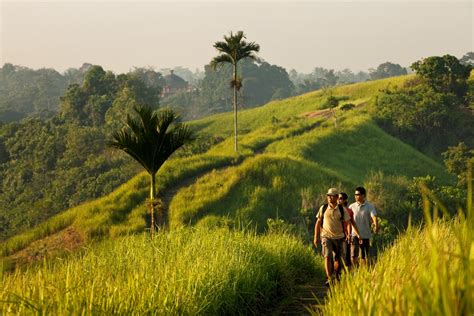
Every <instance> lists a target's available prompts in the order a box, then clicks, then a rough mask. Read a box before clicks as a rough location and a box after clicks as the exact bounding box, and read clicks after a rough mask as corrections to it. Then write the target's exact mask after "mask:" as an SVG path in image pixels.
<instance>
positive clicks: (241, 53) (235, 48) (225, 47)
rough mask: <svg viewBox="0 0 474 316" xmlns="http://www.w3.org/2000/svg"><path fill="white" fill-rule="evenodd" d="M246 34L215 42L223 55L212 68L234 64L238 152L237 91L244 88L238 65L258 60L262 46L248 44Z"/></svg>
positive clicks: (213, 60)
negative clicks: (245, 61) (247, 60)
mask: <svg viewBox="0 0 474 316" xmlns="http://www.w3.org/2000/svg"><path fill="white" fill-rule="evenodd" d="M245 38H246V37H245V34H244V32H242V31H238V32H237V33H236V34H232V32H230V36H225V35H224V41H223V42H215V43H214V48H216V49H217V50H218V51H219V52H220V53H221V54H220V55H218V56H216V57H214V58H213V59H212V61H211V66H212V67H213V68H214V69H216V68H217V67H221V66H223V65H224V64H226V63H229V64H232V67H233V69H234V73H233V79H232V80H231V82H230V86H231V88H234V147H235V151H238V150H237V91H238V90H240V88H241V87H242V78H239V77H237V63H238V62H239V60H241V59H244V58H251V59H256V58H257V57H256V55H255V54H254V53H255V52H258V51H259V50H260V45H258V44H256V43H255V42H250V43H247V42H246V41H245V40H244V39H245Z"/></svg>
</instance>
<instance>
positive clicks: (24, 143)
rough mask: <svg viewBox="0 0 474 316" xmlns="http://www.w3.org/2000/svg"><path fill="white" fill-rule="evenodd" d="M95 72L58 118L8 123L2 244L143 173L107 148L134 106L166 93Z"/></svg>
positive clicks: (3, 147) (0, 147)
mask: <svg viewBox="0 0 474 316" xmlns="http://www.w3.org/2000/svg"><path fill="white" fill-rule="evenodd" d="M7 68H8V65H7ZM87 69H88V70H87V71H86V73H85V74H84V82H83V83H82V84H81V85H79V84H72V85H70V87H69V88H68V90H67V92H66V94H65V96H64V97H63V98H62V100H61V105H60V113H59V114H58V115H56V116H53V117H52V118H51V119H49V120H41V119H38V118H35V119H33V118H31V119H25V120H23V121H21V122H19V123H10V124H5V125H1V126H0V154H1V158H0V179H1V180H0V201H1V203H0V214H1V216H0V221H2V226H1V228H0V239H1V240H4V239H5V238H7V237H9V236H11V235H13V234H15V233H19V232H21V231H24V230H25V229H28V228H31V227H33V226H36V225H37V224H39V223H41V222H42V221H44V220H46V219H48V218H50V217H51V216H53V215H55V214H57V213H58V212H59V211H61V210H64V209H67V208H69V207H72V206H75V205H78V204H79V203H81V202H84V201H86V200H88V199H94V198H98V197H100V196H102V195H105V194H107V193H110V192H112V191H113V190H114V189H115V188H116V187H117V186H118V185H120V184H121V183H123V182H125V181H126V180H128V179H129V178H130V177H131V176H132V175H134V174H136V173H137V172H138V169H137V168H136V167H135V166H134V165H132V164H130V161H129V160H127V159H126V158H125V157H124V156H123V155H120V154H118V153H110V152H109V150H107V149H106V138H107V137H108V133H109V132H108V131H109V130H110V129H112V128H113V127H114V126H115V125H118V124H120V120H121V119H122V118H123V117H124V116H125V115H126V114H127V113H128V111H129V110H130V109H131V108H132V107H133V105H135V104H137V103H138V102H141V103H143V104H148V103H152V104H153V105H154V106H155V107H156V106H157V102H158V97H159V95H158V94H157V92H159V90H156V89H155V88H153V87H151V88H149V87H147V86H146V84H145V83H144V82H143V81H141V80H140V79H139V78H138V77H137V76H135V75H119V76H115V75H114V74H112V73H111V72H105V71H104V70H103V69H102V68H101V67H100V66H92V65H89V66H88V67H87ZM12 71H15V69H13V70H12ZM22 71H23V70H21V69H20V70H18V72H19V73H21V72H22ZM15 72H16V71H15ZM69 72H70V71H69ZM77 75H78V74H76V76H77ZM71 76H72V75H71ZM72 78H74V77H72ZM129 107H130V109H129ZM107 114H108V115H107ZM106 117H107V118H108V122H107V124H106V122H105V121H104V120H105V118H106ZM121 168H123V169H121Z"/></svg>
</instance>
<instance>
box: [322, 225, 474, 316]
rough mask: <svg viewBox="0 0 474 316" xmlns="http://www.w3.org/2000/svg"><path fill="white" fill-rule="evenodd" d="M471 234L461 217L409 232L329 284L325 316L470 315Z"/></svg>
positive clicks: (472, 298) (473, 292)
mask: <svg viewBox="0 0 474 316" xmlns="http://www.w3.org/2000/svg"><path fill="white" fill-rule="evenodd" d="M473 234H474V231H473V229H472V226H471V227H469V225H468V224H467V223H466V221H462V220H457V221H451V222H438V223H436V224H434V225H433V226H430V227H426V228H425V229H411V230H408V231H407V232H406V233H405V234H404V235H403V236H401V237H399V239H398V240H397V241H396V242H395V244H394V245H393V246H392V247H391V248H390V249H387V250H385V251H384V252H383V254H382V255H381V256H380V258H379V259H378V260H377V263H376V265H375V267H374V268H365V267H364V268H360V269H358V270H357V272H356V273H353V274H352V275H350V276H348V277H344V278H343V279H342V280H341V282H340V284H338V285H336V286H335V287H334V288H333V290H332V292H331V295H330V297H329V299H328V300H327V302H325V305H324V307H323V313H324V315H472V313H473V312H474V309H473V307H474V305H473V304H474V283H473V278H472V276H473V275H474V269H473V267H474V243H473V241H472V236H473Z"/></svg>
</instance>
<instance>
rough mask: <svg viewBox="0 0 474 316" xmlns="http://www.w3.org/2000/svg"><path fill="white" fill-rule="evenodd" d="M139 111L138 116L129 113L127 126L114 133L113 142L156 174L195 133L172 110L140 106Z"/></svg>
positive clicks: (110, 144)
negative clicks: (154, 109) (156, 109)
mask: <svg viewBox="0 0 474 316" xmlns="http://www.w3.org/2000/svg"><path fill="white" fill-rule="evenodd" d="M135 112H136V113H137V117H136V118H134V117H131V116H127V120H126V126H125V127H124V128H122V129H121V130H119V131H115V132H114V133H113V134H112V141H111V142H110V143H109V146H111V147H114V148H117V149H121V150H123V151H124V152H126V153H127V154H129V155H130V156H131V157H132V158H133V159H135V160H136V161H137V162H138V163H140V164H141V165H142V166H143V168H145V169H146V170H147V172H148V173H150V174H152V175H153V174H155V173H156V172H157V171H158V170H159V168H160V167H161V166H162V165H163V163H164V162H165V161H166V160H167V159H168V158H169V156H170V155H171V154H172V153H173V152H174V151H176V150H177V149H178V148H180V147H181V146H182V145H184V144H185V143H186V142H188V141H190V140H191V139H192V133H191V131H190V130H189V128H188V127H187V126H186V125H183V124H180V123H177V122H178V121H179V118H180V117H179V115H177V114H176V113H175V112H173V111H172V110H162V111H159V112H156V111H153V110H151V108H148V107H142V106H137V107H136V108H135ZM175 133H176V135H175Z"/></svg>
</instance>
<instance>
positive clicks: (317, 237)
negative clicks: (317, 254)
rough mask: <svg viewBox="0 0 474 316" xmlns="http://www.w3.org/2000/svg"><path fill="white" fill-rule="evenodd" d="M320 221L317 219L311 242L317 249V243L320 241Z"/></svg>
mask: <svg viewBox="0 0 474 316" xmlns="http://www.w3.org/2000/svg"><path fill="white" fill-rule="evenodd" d="M321 221H322V220H321V219H320V218H318V220H317V221H316V225H315V226H314V240H313V243H314V245H315V246H316V247H317V246H318V244H319V242H320V241H321V240H320V235H321Z"/></svg>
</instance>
